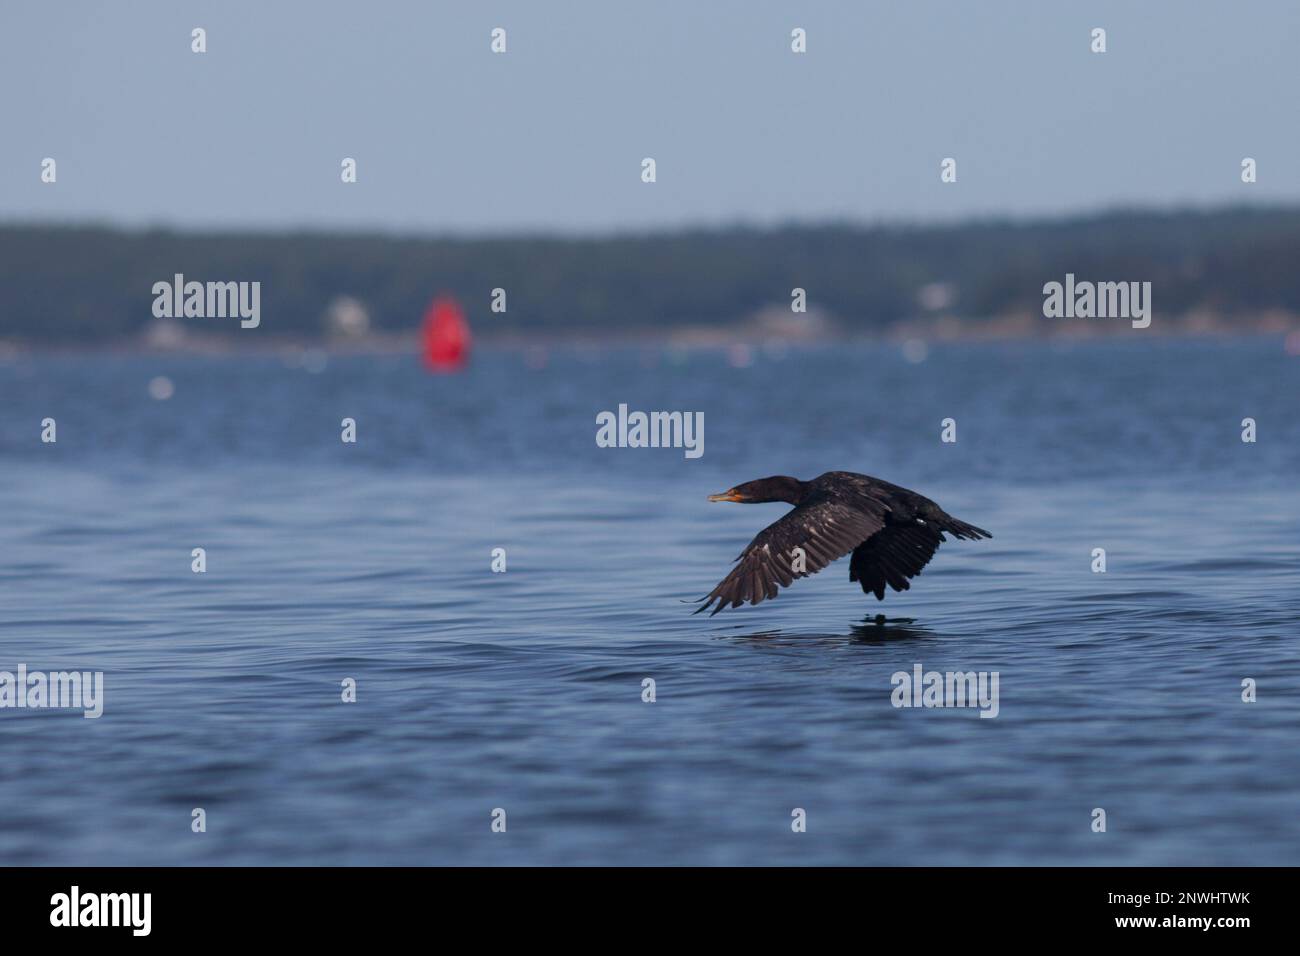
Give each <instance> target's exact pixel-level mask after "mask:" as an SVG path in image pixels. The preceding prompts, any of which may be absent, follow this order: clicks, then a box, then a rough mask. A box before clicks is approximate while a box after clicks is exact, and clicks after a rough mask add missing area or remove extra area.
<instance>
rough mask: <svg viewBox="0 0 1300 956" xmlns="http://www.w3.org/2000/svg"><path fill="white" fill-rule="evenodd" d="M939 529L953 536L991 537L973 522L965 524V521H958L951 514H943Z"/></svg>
mask: <svg viewBox="0 0 1300 956" xmlns="http://www.w3.org/2000/svg"><path fill="white" fill-rule="evenodd" d="M939 529H940V530H941V531H947V532H948V533H949V534H950V535H952V536H953V537H955V538H963V539H965V538H991V537H993V535H991V534H989V533H988V532H987V531H985V530H984V529H983V528H977V527H975V526H974V525H973V524H967V523H966V522H965V521H958V520H957V519H956V518H954V517H953V516H952V515H948V514H945V515H944V516H943V520H942V521H941V522H940V523H939Z"/></svg>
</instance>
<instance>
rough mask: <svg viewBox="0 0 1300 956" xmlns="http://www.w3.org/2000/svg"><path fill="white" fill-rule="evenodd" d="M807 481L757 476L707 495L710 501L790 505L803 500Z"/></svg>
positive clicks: (779, 476) (785, 477) (777, 476)
mask: <svg viewBox="0 0 1300 956" xmlns="http://www.w3.org/2000/svg"><path fill="white" fill-rule="evenodd" d="M807 484H808V483H807V482H805V481H800V480H799V479H798V478H790V477H788V476H786V475H773V476H772V477H771V478H757V479H755V480H754V481H747V482H745V483H744V484H743V485H736V487H734V488H729V489H728V490H726V491H724V492H723V493H722V494H720V495H709V500H710V501H740V502H743V503H745V504H762V503H763V502H766V501H787V502H789V503H790V504H792V505H797V504H799V502H800V501H802V500H803V496H804V489H805V487H806V485H807Z"/></svg>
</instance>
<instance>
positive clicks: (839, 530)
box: [695, 498, 886, 614]
mask: <svg viewBox="0 0 1300 956" xmlns="http://www.w3.org/2000/svg"><path fill="white" fill-rule="evenodd" d="M885 511H886V508H885V506H884V505H877V504H876V503H874V502H873V503H871V504H870V505H869V506H867V507H864V506H863V505H862V504H861V503H858V504H857V506H856V507H852V506H850V505H848V504H845V503H844V502H842V501H838V500H836V499H834V498H823V499H820V500H818V501H813V502H808V503H807V504H802V505H800V506H799V507H797V508H795V509H794V510H793V511H790V512H788V513H787V514H785V515H784V516H782V517H781V518H780V519H779V520H778V521H775V522H773V523H772V524H770V525H768V526H767V527H766V528H764V529H763V530H762V531H760V532H759V533H758V534H757V535H755V537H754V540H753V541H751V542H750V543H749V547H747V548H746V549H745V550H744V551H742V552H741V554H740V557H738V558H736V561H737V562H738V563H737V564H736V566H735V567H734V568H732V569H731V573H730V574H728V575H727V576H726V577H725V578H723V579H722V580H721V581H720V582H719V583H718V586H717V587H715V588H714V589H713V590H712V591H710V592H709V593H708V594H707V595H706V596H705V597H703V598H701V599H700V600H701V601H703V602H704V603H703V604H701V605H700V607H699V608H698V609H697V610H696V611H695V613H696V614H698V613H700V611H705V610H708V609H709V608H710V607H711V606H713V605H714V603H715V602H716V605H717V606H716V607H713V614H717V613H718V612H719V611H721V610H722V609H723V608H724V607H739V606H740V605H742V604H744V603H745V602H746V601H748V602H749V603H751V604H758V603H759V602H760V601H763V600H765V599H767V598H774V597H776V595H777V591H778V587H789V586H790V585H791V584H792V583H793V582H794V579H795V578H806V577H807V576H808V575H810V574H816V573H817V572H818V571H820V570H821V569H822V568H824V567H826V565H828V564H830V563H831V562H832V561H834V560H836V559H837V558H842V557H844V555H846V554H848V553H849V552H850V551H852V550H853V549H854V548H856V547H857V546H858V545H860V544H861V543H862V542H863V541H865V540H866V539H868V538H869V537H871V536H872V535H873V534H875V533H876V532H877V531H879V530H880V529H881V528H883V527H884V526H885V518H884V515H885ZM796 548H800V549H802V556H800V555H799V553H798V552H796V550H795V549H796ZM800 558H802V560H800Z"/></svg>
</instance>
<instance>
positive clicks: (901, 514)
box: [695, 471, 993, 614]
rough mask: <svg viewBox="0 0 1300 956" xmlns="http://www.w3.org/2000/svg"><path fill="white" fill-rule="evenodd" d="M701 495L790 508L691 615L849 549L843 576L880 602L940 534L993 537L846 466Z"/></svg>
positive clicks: (901, 586)
mask: <svg viewBox="0 0 1300 956" xmlns="http://www.w3.org/2000/svg"><path fill="white" fill-rule="evenodd" d="M709 500H710V501H741V502H745V503H746V504H757V503H761V502H768V501H785V502H789V503H790V504H792V505H794V506H795V508H794V510H793V511H790V512H787V513H786V514H785V515H784V516H783V517H781V518H780V519H778V520H777V521H775V522H773V523H772V524H770V525H768V526H767V527H766V528H764V529H763V530H762V531H760V532H759V533H758V534H757V535H756V536H755V538H754V540H753V541H751V542H750V543H749V547H747V548H745V550H744V551H742V552H741V553H740V556H739V557H737V558H736V561H737V562H738V563H737V564H736V566H735V567H734V568H732V569H731V573H730V574H728V575H727V576H726V577H725V578H723V579H722V580H721V581H720V582H719V583H718V586H717V587H715V588H714V589H713V590H712V591H710V592H709V593H708V594H707V595H706V596H705V597H702V598H700V601H703V602H704V603H703V604H701V605H700V607H699V608H698V609H697V610H696V611H695V613H696V614H698V613H700V611H705V610H708V609H709V608H710V607H713V612H712V613H713V614H717V613H718V612H719V611H721V610H722V609H723V608H724V607H739V606H740V605H742V604H744V603H745V602H746V601H748V602H749V603H750V604H758V603H759V602H760V601H764V600H767V599H769V598H774V597H776V595H777V591H778V589H779V587H789V586H790V585H791V584H792V583H793V582H794V580H795V578H806V577H808V575H810V574H816V573H817V572H818V571H820V570H821V569H822V568H824V567H826V565H828V564H830V563H831V562H832V561H835V560H837V559H839V558H842V557H844V555H846V554H849V553H852V555H853V557H852V558H851V559H850V560H849V580H850V581H857V582H858V583H860V584H861V585H862V590H863V592H864V593H866V594H875V596H876V598H877V600H881V601H883V600H884V599H885V585H886V584H888V585H889V586H890V587H891V588H893V589H894V590H895V591H906V590H907V589H908V588H910V587H911V584H909V583H908V579H909V578H913V577H916V575H918V574H920V573H921V569H922V568H923V567H925V566H926V564H927V563H929V561H930V559H931V558H932V557H934V552H935V550H936V549H937V548H938V547H939V544H940V542H943V541H947V540H948V539H947V538H945V537H944V533H945V532H947V533H948V534H951V535H952V536H953V537H955V538H991V537H993V535H991V534H989V533H988V532H987V531H985V530H984V529H983V528H977V527H975V526H974V525H972V524H967V523H966V522H964V521H958V520H957V519H956V518H954V517H953V516H952V515H950V514H948V512H946V511H944V510H943V509H942V508H940V507H939V506H938V505H937V504H935V503H934V502H933V501H931V500H930V499H929V498H926V497H925V496H924V495H918V494H917V493H916V492H915V491H909V490H908V489H906V488H900V487H899V486H898V485H892V484H890V483H889V482H887V481H881V480H880V479H879V478H872V477H871V476H870V475H859V474H855V473H854V472H851V471H828V472H826V474H824V475H821V476H819V477H817V478H814V479H813V480H812V481H800V480H799V479H798V478H790V477H787V476H785V475H775V476H773V477H771V478H759V479H757V480H756V481H747V482H745V483H744V484H743V485H737V486H736V487H734V488H732V489H730V490H729V491H724V492H723V493H722V494H720V495H709ZM715 603H716V607H715V606H714V604H715Z"/></svg>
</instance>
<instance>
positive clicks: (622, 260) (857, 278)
mask: <svg viewBox="0 0 1300 956" xmlns="http://www.w3.org/2000/svg"><path fill="white" fill-rule="evenodd" d="M1298 252H1300V208H1280V209H1258V208H1228V209H1218V210H1212V211H1174V212H1133V211H1130V212H1110V213H1105V214H1099V215H1096V216H1090V217H1076V218H1071V219H1059V220H1039V221H1028V222H1012V221H994V220H988V221H979V222H971V223H965V224H958V225H932V226H907V227H905V226H857V225H848V224H839V225H823V226H802V225H801V226H789V227H783V228H772V229H756V228H744V227H736V228H727V229H711V230H692V231H682V232H663V233H653V234H641V235H615V236H600V237H582V238H573V237H560V236H554V237H551V236H529V237H517V238H451V237H444V238H418V237H396V236H383V235H377V234H368V235H367V234H327V233H312V232H294V233H259V232H246V233H236V232H220V233H218V232H213V233H195V232H170V231H161V230H151V231H139V230H119V229H113V228H102V227H81V226H49V225H24V224H8V225H4V226H0V338H5V339H9V340H15V341H29V342H32V343H41V342H47V343H48V342H61V341H76V342H97V341H111V340H115V339H122V338H126V337H131V336H135V335H138V334H139V333H140V331H141V330H142V329H143V328H144V327H145V326H146V325H147V324H148V323H149V322H150V321H151V320H152V319H153V315H152V312H151V305H152V302H153V295H152V293H151V291H150V290H151V288H152V286H153V284H154V283H156V282H159V281H167V282H170V281H171V279H172V277H173V275H174V274H176V273H182V274H184V276H185V277H186V279H195V280H199V281H208V280H217V281H259V282H261V297H262V305H261V308H262V314H263V316H265V318H264V320H263V322H262V328H261V331H263V332H265V333H270V334H272V335H281V334H282V335H289V336H312V335H316V334H319V333H320V332H321V329H322V322H321V317H322V314H323V313H324V311H325V309H326V307H327V305H328V304H329V303H330V302H331V301H332V300H333V299H334V298H335V297H336V296H340V295H346V296H351V297H354V298H356V299H358V300H360V301H361V302H363V303H364V304H365V306H366V308H367V309H368V311H369V313H370V316H371V322H372V325H371V327H372V329H373V330H375V331H380V332H384V331H400V330H406V329H410V328H411V327H412V326H413V325H414V324H415V323H416V322H417V321H418V319H419V317H420V315H421V313H422V312H423V309H424V307H425V306H426V304H427V303H428V301H429V300H430V298H431V297H432V296H433V295H434V294H436V293H439V292H448V293H450V294H452V295H454V296H456V297H458V298H459V299H460V300H461V301H462V302H463V303H464V305H465V306H466V309H467V311H468V313H469V316H470V318H471V320H476V319H486V318H487V317H488V316H490V317H491V324H492V326H493V328H494V329H496V330H500V331H504V332H526V331H543V332H544V331H555V332H591V333H596V332H600V331H607V332H621V331H636V330H650V329H670V328H672V327H682V326H696V325H706V324H720V325H726V324H731V323H736V322H740V321H743V320H745V319H746V318H748V317H750V316H752V315H753V314H754V313H755V311H757V310H760V309H763V308H765V307H768V306H773V305H778V306H786V307H788V304H789V302H790V295H791V289H793V288H795V287H799V288H803V289H806V290H807V298H808V304H809V307H810V308H815V309H819V310H821V311H824V312H825V313H827V314H829V315H831V316H833V317H834V318H835V319H836V320H837V321H838V322H839V323H840V325H841V326H842V327H843V328H845V329H847V330H849V331H861V332H871V331H876V330H881V329H884V328H886V327H888V326H890V325H892V324H894V323H896V322H899V321H903V320H907V319H910V318H914V317H916V316H918V315H919V314H921V313H923V312H925V311H926V308H927V307H926V306H924V305H923V304H922V303H923V302H924V296H920V295H919V293H920V292H921V290H922V289H923V288H925V287H926V286H932V284H935V283H942V284H944V288H945V289H946V290H947V291H946V293H945V294H944V296H943V299H942V304H941V305H940V306H937V307H936V306H935V305H934V304H931V305H930V306H929V307H928V308H929V309H930V310H931V311H933V310H934V309H935V308H940V309H942V311H944V312H946V313H949V314H952V315H956V316H960V317H962V318H963V319H965V320H967V321H971V322H980V321H988V320H991V319H993V318H996V317H997V316H1000V315H1007V314H1011V313H1016V312H1032V313H1038V312H1039V310H1040V309H1041V305H1042V286H1043V284H1044V283H1045V282H1048V281H1051V280H1053V279H1056V280H1059V279H1061V278H1062V277H1063V276H1064V275H1065V274H1066V273H1067V272H1069V273H1073V274H1075V275H1077V276H1080V277H1086V278H1092V279H1098V280H1114V281H1127V280H1142V281H1150V282H1151V283H1152V285H1153V289H1154V290H1155V291H1154V294H1153V297H1154V302H1155V310H1156V312H1157V314H1163V315H1170V314H1173V315H1177V314H1185V313H1188V312H1191V311H1195V310H1206V311H1212V312H1214V313H1215V314H1216V315H1218V316H1222V317H1224V319H1225V320H1226V321H1228V322H1231V321H1233V319H1234V317H1238V316H1240V317H1246V316H1250V315H1258V314H1259V313H1261V312H1266V311H1270V310H1280V311H1284V312H1289V313H1291V314H1293V315H1295V314H1300V269H1297V268H1296V257H1297V253H1298ZM932 287H933V286H932ZM495 288H503V289H505V290H506V292H507V303H508V307H507V311H506V312H505V313H503V314H491V313H490V312H489V303H490V300H491V293H492V290H493V289H495ZM203 331H204V332H207V333H211V334H222V335H224V334H228V335H235V334H236V333H238V332H239V331H240V329H239V324H238V323H237V322H217V321H211V320H208V321H207V324H206V325H205V326H204V328H203ZM245 334H247V333H245Z"/></svg>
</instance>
